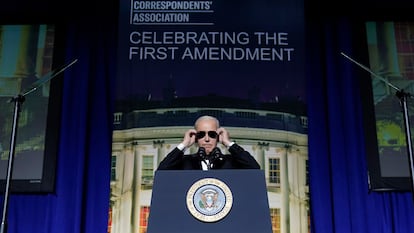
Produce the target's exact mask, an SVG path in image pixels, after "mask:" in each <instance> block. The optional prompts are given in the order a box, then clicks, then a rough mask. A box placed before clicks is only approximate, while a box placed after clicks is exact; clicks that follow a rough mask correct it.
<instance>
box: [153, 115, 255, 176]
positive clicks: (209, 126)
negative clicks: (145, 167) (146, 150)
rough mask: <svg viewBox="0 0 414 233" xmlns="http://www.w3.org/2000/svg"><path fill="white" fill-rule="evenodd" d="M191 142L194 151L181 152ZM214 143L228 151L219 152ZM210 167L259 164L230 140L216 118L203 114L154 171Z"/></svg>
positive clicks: (245, 167) (246, 166)
mask: <svg viewBox="0 0 414 233" xmlns="http://www.w3.org/2000/svg"><path fill="white" fill-rule="evenodd" d="M194 143H197V145H198V148H199V149H198V152H197V153H195V154H189V155H186V154H184V152H185V150H186V149H187V148H189V147H191V146H192V145H193V144H194ZM218 143H222V144H223V145H224V146H226V147H227V149H228V151H229V152H230V154H222V153H221V151H220V149H219V148H218V147H217V145H218ZM210 169H260V165H259V164H258V163H257V161H256V160H255V159H254V157H253V156H252V155H251V154H250V153H249V152H248V151H245V150H244V149H243V148H242V147H241V146H239V145H237V144H236V143H235V142H233V141H231V140H230V135H229V133H228V131H227V130H226V129H225V128H223V127H220V123H219V121H218V119H217V118H215V117H212V116H208V115H205V116H201V117H199V118H198V119H197V120H196V121H195V123H194V129H189V130H187V131H186V132H185V134H184V139H183V141H182V142H181V143H180V144H178V145H177V147H175V148H174V149H173V150H172V151H171V152H170V153H168V155H167V156H166V157H165V158H164V159H163V160H162V161H161V163H160V164H159V166H158V170H210Z"/></svg>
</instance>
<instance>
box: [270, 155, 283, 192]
mask: <svg viewBox="0 0 414 233" xmlns="http://www.w3.org/2000/svg"><path fill="white" fill-rule="evenodd" d="M269 184H273V185H277V186H279V185H280V159H279V158H269Z"/></svg>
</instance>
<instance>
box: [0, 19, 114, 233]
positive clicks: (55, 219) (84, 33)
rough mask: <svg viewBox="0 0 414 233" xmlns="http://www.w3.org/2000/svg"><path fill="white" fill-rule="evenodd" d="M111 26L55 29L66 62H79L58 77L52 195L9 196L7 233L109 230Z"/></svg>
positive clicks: (112, 45) (104, 24)
mask: <svg viewBox="0 0 414 233" xmlns="http://www.w3.org/2000/svg"><path fill="white" fill-rule="evenodd" d="M96 25H98V26H96ZM99 25H102V26H99ZM114 25H116V20H115V21H114V22H113V23H112V24H111V22H109V23H108V22H102V21H101V22H100V23H94V24H92V23H91V24H89V23H85V24H77V23H74V24H70V25H65V24H62V25H59V26H60V27H59V26H58V28H57V30H64V32H63V33H64V34H65V35H66V39H65V41H66V46H65V50H66V53H65V57H66V60H67V61H66V62H65V63H69V62H70V61H73V60H74V59H78V61H77V62H76V63H75V64H74V65H73V66H71V67H70V68H69V69H67V70H66V71H65V72H64V74H62V76H58V77H56V78H63V79H64V80H63V82H64V84H63V92H62V95H63V97H62V98H63V100H62V116H61V128H60V130H61V133H60V143H59V154H58V158H57V173H56V188H55V193H51V194H41V195H37V194H12V195H10V199H9V211H8V218H7V231H6V232H8V233H29V232H30V233H34V232H39V233H40V232H42V233H60V232H61V233H88V232H89V233H92V232H107V221H108V208H109V192H110V158H111V140H112V99H113V98H112V81H113V79H114V77H115V67H114V63H115V61H114V59H115V57H116V55H115V51H116V33H114V31H115V29H114V28H115V26H114ZM2 203H3V198H2ZM2 205H3V204H2Z"/></svg>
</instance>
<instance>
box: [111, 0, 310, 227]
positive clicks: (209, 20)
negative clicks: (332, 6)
mask: <svg viewBox="0 0 414 233" xmlns="http://www.w3.org/2000/svg"><path fill="white" fill-rule="evenodd" d="M120 4H121V5H120V15H119V17H120V18H119V32H118V33H119V34H118V46H119V47H118V51H119V53H118V64H117V70H118V74H117V82H116V90H117V93H116V104H115V107H114V109H115V112H114V132H113V144H112V145H113V149H112V181H111V197H110V210H109V215H110V222H109V229H108V231H109V232H119V233H120V232H122V233H127V232H146V221H147V217H148V214H149V210H150V199H151V191H152V182H153V177H154V172H155V170H156V168H157V166H158V163H159V162H160V161H161V160H162V159H163V158H164V156H165V155H166V154H167V153H168V152H169V150H171V149H173V148H174V147H175V146H176V145H177V144H178V143H180V142H181V140H182V137H183V134H184V132H185V131H186V130H187V129H188V128H190V127H192V126H193V123H194V121H195V119H196V118H197V117H198V116H200V115H205V114H209V115H214V116H216V117H217V118H218V119H219V120H220V122H221V124H222V126H224V127H227V128H228V129H229V131H230V135H231V136H232V138H233V139H234V140H236V141H237V142H238V143H239V144H241V145H242V146H243V147H244V148H245V149H246V150H248V151H250V152H251V153H252V155H253V156H254V157H255V158H256V159H257V160H258V162H259V163H260V164H261V167H262V169H263V170H265V174H266V183H267V186H268V195H269V204H270V208H271V215H272V216H271V217H272V224H273V231H274V232H279V231H284V229H289V230H290V231H291V232H308V228H309V221H308V219H309V214H308V213H309V205H308V203H309V202H308V201H309V200H308V197H309V196H308V191H307V190H308V182H307V158H308V155H307V114H306V94H305V89H306V85H305V76H304V57H305V51H304V49H305V48H304V43H305V38H304V9H303V1H302V0H298V1H290V0H274V1H266V0H258V1H247V0H237V1H236V0H226V1H135V0H130V1H129V0H122V1H120ZM191 150H194V148H192V149H191ZM191 150H189V151H191ZM292 198H293V199H295V200H293V199H292Z"/></svg>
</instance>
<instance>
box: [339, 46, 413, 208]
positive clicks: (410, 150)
mask: <svg viewBox="0 0 414 233" xmlns="http://www.w3.org/2000/svg"><path fill="white" fill-rule="evenodd" d="M341 55H343V56H344V57H345V58H347V59H348V60H350V61H352V62H353V63H355V64H357V65H358V66H360V67H361V68H362V69H364V70H366V71H368V72H369V73H371V74H372V75H373V76H374V77H376V78H379V79H381V80H382V81H383V82H385V83H386V84H387V85H388V86H390V87H392V88H393V89H395V90H396V91H397V92H396V93H395V95H396V96H397V97H398V98H399V100H400V103H401V106H402V109H403V118H404V126H405V127H404V128H405V134H406V142H407V151H408V161H409V163H410V164H409V165H410V175H411V192H412V194H413V201H414V164H413V145H412V142H411V128H410V117H409V114H408V107H407V98H409V97H410V98H412V95H411V94H410V93H407V92H405V91H404V90H403V89H399V88H398V87H397V86H395V85H393V84H392V83H390V82H388V81H387V80H386V79H384V78H382V77H381V76H379V75H377V74H376V73H374V72H372V71H371V70H370V69H368V67H366V66H364V65H362V64H360V63H358V62H356V61H355V60H354V59H352V58H350V57H349V56H347V55H346V54H344V53H343V52H341Z"/></svg>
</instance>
